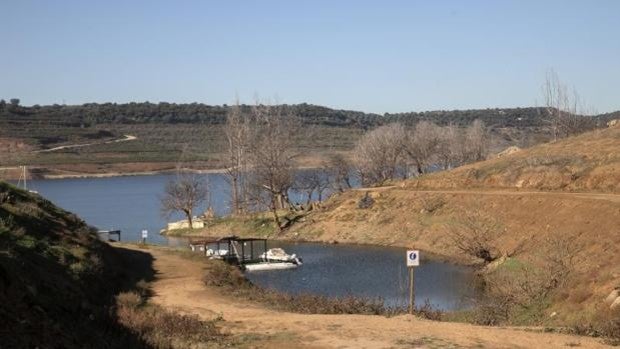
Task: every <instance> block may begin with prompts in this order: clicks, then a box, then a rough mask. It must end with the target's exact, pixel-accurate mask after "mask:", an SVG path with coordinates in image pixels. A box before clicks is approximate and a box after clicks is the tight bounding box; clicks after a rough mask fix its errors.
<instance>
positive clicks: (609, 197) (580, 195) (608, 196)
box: [353, 185, 620, 202]
mask: <svg viewBox="0 0 620 349" xmlns="http://www.w3.org/2000/svg"><path fill="white" fill-rule="evenodd" d="M353 190H354V191H370V192H372V191H385V190H402V191H406V192H413V193H430V194H433V193H437V194H472V195H513V196H524V195H541V196H557V197H559V198H566V197H571V198H577V199H594V200H606V201H611V202H620V194H613V193H595V192H562V191H534V190H515V189H504V190H500V189H485V190H476V189H470V190H458V189H435V190H423V189H411V188H406V189H405V188H401V187H399V186H395V185H390V186H385V187H376V188H355V189H353Z"/></svg>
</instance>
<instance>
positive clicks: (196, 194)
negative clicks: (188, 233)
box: [161, 172, 209, 229]
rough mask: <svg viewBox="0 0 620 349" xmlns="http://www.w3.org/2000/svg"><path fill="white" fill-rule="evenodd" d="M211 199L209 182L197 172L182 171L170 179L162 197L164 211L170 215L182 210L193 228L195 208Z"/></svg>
mask: <svg viewBox="0 0 620 349" xmlns="http://www.w3.org/2000/svg"><path fill="white" fill-rule="evenodd" d="M208 199H209V188H208V185H207V183H206V182H205V181H204V180H203V179H201V178H200V177H198V176H197V175H195V174H190V173H181V172H179V173H178V174H177V176H176V177H175V178H174V179H172V180H170V181H168V183H167V184H166V188H165V190H164V195H163V197H162V198H161V205H162V213H163V214H165V215H167V216H170V215H171V214H172V213H174V212H182V213H183V214H184V215H185V217H186V218H187V222H188V224H189V228H190V229H193V228H194V225H193V220H192V218H193V213H194V209H195V208H196V207H198V206H199V205H200V204H202V203H204V202H206V201H207V200H208Z"/></svg>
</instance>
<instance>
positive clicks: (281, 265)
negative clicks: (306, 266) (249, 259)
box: [244, 262, 299, 271]
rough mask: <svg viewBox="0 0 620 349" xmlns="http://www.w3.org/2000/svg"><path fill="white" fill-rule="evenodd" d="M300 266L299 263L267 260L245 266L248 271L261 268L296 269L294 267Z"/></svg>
mask: <svg viewBox="0 0 620 349" xmlns="http://www.w3.org/2000/svg"><path fill="white" fill-rule="evenodd" d="M298 266H299V265H297V264H295V263H286V262H280V263H270V262H265V263H253V264H246V265H245V266H244V267H245V270H246V271H261V270H283V269H294V268H297V267H298Z"/></svg>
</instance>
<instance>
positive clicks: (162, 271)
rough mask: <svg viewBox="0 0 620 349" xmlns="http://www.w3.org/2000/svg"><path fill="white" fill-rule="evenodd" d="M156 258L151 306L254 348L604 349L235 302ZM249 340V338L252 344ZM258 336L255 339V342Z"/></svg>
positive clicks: (539, 336) (187, 266) (197, 265)
mask: <svg viewBox="0 0 620 349" xmlns="http://www.w3.org/2000/svg"><path fill="white" fill-rule="evenodd" d="M142 251H143V252H149V253H151V254H152V255H153V257H154V265H153V268H154V269H155V272H156V278H155V280H154V282H153V283H152V291H153V293H154V296H153V297H152V298H151V300H150V301H151V302H154V303H157V304H160V305H162V306H164V307H166V308H169V309H174V310H176V311H179V312H182V313H186V314H196V315H198V316H200V317H201V318H204V319H213V318H216V317H218V316H221V317H223V319H224V321H223V322H222V327H223V329H224V331H226V332H230V333H232V334H233V335H237V336H240V337H241V338H245V339H246V340H245V342H246V343H251V344H249V345H250V347H256V348H276V347H277V348H566V347H579V348H606V347H607V346H605V345H603V344H602V343H600V341H599V340H597V339H594V338H587V337H578V336H571V335H563V334H552V333H541V332H539V331H537V330H536V329H525V328H492V327H482V326H473V325H468V324H460V323H447V322H433V321H429V320H424V319H419V318H415V317H413V316H409V315H403V316H398V317H393V318H386V317H382V316H368V315H303V314H294V313H288V312H280V311H274V310H270V309H266V308H264V307H262V306H260V305H258V304H252V303H248V302H247V301H244V300H239V299H233V298H232V297H230V296H227V295H223V294H221V293H220V291H219V290H218V289H216V288H210V287H207V286H205V284H204V283H203V282H202V281H201V278H202V275H203V274H204V272H203V270H204V264H202V263H201V262H200V261H195V260H188V259H185V258H183V257H180V256H178V255H174V254H170V253H168V252H166V251H163V250H158V249H150V250H142ZM248 338H249V340H248ZM253 338H255V339H253Z"/></svg>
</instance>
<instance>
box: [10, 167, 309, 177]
mask: <svg viewBox="0 0 620 349" xmlns="http://www.w3.org/2000/svg"><path fill="white" fill-rule="evenodd" d="M156 164H158V163H156ZM166 164H167V163H161V164H160V165H161V166H162V167H164V168H162V169H157V170H146V171H141V170H136V171H132V170H128V171H114V170H113V168H112V169H111V170H110V171H106V170H102V171H99V172H80V171H71V170H67V169H61V168H57V167H46V166H39V165H30V166H28V168H29V170H30V171H32V172H36V174H32V173H30V174H29V178H28V180H41V179H51V180H55V179H76V178H111V177H125V176H154V175H160V174H170V173H174V172H176V171H177V170H176V168H170V167H169V166H165V165H166ZM79 165H80V164H78V165H76V166H79ZM108 165H110V164H108ZM119 165H125V163H121V164H119ZM296 168H297V169H299V170H309V169H314V168H317V167H316V166H297V167H296ZM20 171H21V170H20V168H19V166H7V167H0V180H5V181H15V180H18V179H19V178H20V173H21V172H20ZM181 171H182V172H184V173H196V174H223V173H225V172H226V168H224V167H217V168H208V167H204V168H190V167H184V168H181Z"/></svg>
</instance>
